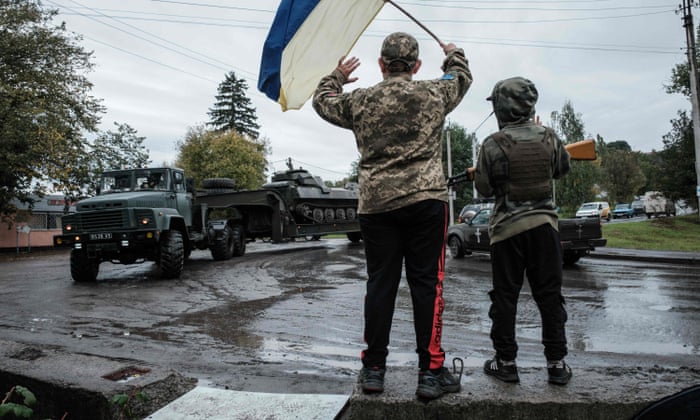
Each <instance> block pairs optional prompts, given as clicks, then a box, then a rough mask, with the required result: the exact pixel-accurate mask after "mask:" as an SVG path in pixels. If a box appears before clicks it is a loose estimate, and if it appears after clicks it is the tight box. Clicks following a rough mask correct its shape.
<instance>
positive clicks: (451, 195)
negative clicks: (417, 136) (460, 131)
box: [445, 121, 455, 226]
mask: <svg viewBox="0 0 700 420" xmlns="http://www.w3.org/2000/svg"><path fill="white" fill-rule="evenodd" d="M450 131H452V129H451V127H450V123H449V121H448V122H447V131H445V136H446V139H445V140H446V143H447V176H448V177H450V176H452V139H451V137H450ZM447 194H448V196H447V200H448V202H449V209H450V223H449V224H450V226H451V225H452V224H454V220H455V217H454V216H455V210H454V208H455V205H454V195H455V191H454V190H453V189H452V187H447Z"/></svg>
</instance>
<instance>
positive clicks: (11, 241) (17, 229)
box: [0, 195, 75, 252]
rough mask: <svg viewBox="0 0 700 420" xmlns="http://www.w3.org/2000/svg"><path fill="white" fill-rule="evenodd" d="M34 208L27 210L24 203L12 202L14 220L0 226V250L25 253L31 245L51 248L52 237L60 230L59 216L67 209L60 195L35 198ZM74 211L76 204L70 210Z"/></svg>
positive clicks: (27, 207)
mask: <svg viewBox="0 0 700 420" xmlns="http://www.w3.org/2000/svg"><path fill="white" fill-rule="evenodd" d="M35 199H36V202H35V203H34V208H33V209H32V211H31V212H30V211H29V206H28V205H27V204H22V203H19V202H15V203H14V204H15V206H17V209H18V210H17V214H15V216H14V220H15V222H14V223H13V224H12V225H10V226H9V229H8V226H7V225H6V224H4V223H3V224H2V225H0V249H1V250H3V251H7V250H17V251H22V252H26V251H28V250H31V249H32V248H50V247H53V236H54V235H57V234H60V233H61V217H62V216H63V214H64V212H65V208H66V201H65V198H64V197H63V195H45V196H44V197H42V198H38V197H37V198H35ZM74 211H75V205H71V206H70V207H69V212H74Z"/></svg>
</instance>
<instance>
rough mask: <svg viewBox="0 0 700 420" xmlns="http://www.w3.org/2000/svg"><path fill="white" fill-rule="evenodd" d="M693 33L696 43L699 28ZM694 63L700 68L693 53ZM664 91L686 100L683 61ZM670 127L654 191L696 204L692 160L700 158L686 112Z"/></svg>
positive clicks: (688, 95)
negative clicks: (656, 188) (656, 189)
mask: <svg viewBox="0 0 700 420" xmlns="http://www.w3.org/2000/svg"><path fill="white" fill-rule="evenodd" d="M697 31H698V32H697V33H696V39H697V40H698V41H699V42H700V28H698V29H697ZM695 62H696V66H700V60H698V51H697V49H696V57H695ZM665 88H666V92H667V93H669V94H681V95H683V96H685V97H686V98H688V100H690V98H691V92H690V66H689V65H688V62H687V61H686V62H683V63H680V64H677V65H676V66H675V67H674V68H673V69H672V70H671V80H670V83H669V84H668V85H665ZM671 126H672V129H671V132H669V133H667V134H666V135H664V136H663V143H664V149H663V151H661V152H659V155H660V158H661V160H662V161H661V162H660V171H659V187H660V188H658V189H660V190H661V191H663V192H664V193H666V194H667V195H669V196H670V197H671V198H674V199H684V200H687V201H688V202H690V203H696V202H697V197H696V191H695V185H696V184H697V173H696V169H695V160H696V159H699V158H700V156H695V141H700V140H696V139H695V136H694V134H693V124H692V118H691V117H689V116H688V115H687V113H686V111H683V110H681V111H679V112H678V118H677V119H674V120H671Z"/></svg>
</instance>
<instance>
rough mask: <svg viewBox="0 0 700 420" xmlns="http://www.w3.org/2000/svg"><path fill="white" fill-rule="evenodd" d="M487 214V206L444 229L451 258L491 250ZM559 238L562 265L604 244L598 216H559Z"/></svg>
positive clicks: (576, 259) (569, 263)
mask: <svg viewBox="0 0 700 420" xmlns="http://www.w3.org/2000/svg"><path fill="white" fill-rule="evenodd" d="M490 216H491V209H490V208H486V209H482V210H480V211H478V212H477V213H476V214H475V215H474V217H472V218H471V219H470V220H468V221H466V222H463V223H459V224H455V225H452V226H450V227H449V228H448V229H447V245H448V246H449V249H450V254H451V255H452V258H456V259H459V258H464V256H465V255H469V254H471V253H472V252H490V250H491V245H490V237H489V218H490ZM559 240H560V241H561V248H562V254H563V261H562V262H563V264H564V265H571V264H574V263H576V262H577V261H578V260H579V259H580V258H581V257H585V256H586V255H588V254H589V253H590V252H591V251H593V250H595V248H596V247H600V246H605V245H606V243H607V240H606V239H604V238H603V232H602V229H601V226H600V220H598V219H597V218H596V219H594V218H585V219H559Z"/></svg>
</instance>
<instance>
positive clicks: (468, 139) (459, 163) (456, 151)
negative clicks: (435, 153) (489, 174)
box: [442, 123, 476, 209]
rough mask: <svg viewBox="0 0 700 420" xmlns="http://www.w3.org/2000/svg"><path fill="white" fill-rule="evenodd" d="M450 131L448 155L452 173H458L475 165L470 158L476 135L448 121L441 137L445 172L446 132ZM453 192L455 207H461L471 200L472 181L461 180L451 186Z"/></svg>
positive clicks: (446, 175) (445, 169) (472, 192)
mask: <svg viewBox="0 0 700 420" xmlns="http://www.w3.org/2000/svg"><path fill="white" fill-rule="evenodd" d="M448 131H449V133H450V155H451V157H452V175H457V174H460V173H462V172H464V171H466V170H467V168H470V167H472V166H474V165H475V163H474V162H473V160H472V147H473V145H474V140H475V139H476V135H475V134H474V133H469V134H467V130H466V129H465V128H464V127H462V126H461V125H459V124H455V123H450V124H449V125H448V126H447V129H446V130H445V135H443V137H442V167H443V170H444V171H445V178H447V177H448V175H449V174H448V173H447V168H448V165H447V132H448ZM452 189H453V191H454V192H455V197H456V199H455V207H456V208H457V209H461V208H462V207H464V206H465V205H467V204H469V203H471V202H472V197H473V196H474V184H473V183H472V182H463V183H461V184H458V185H455V186H454V187H452Z"/></svg>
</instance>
